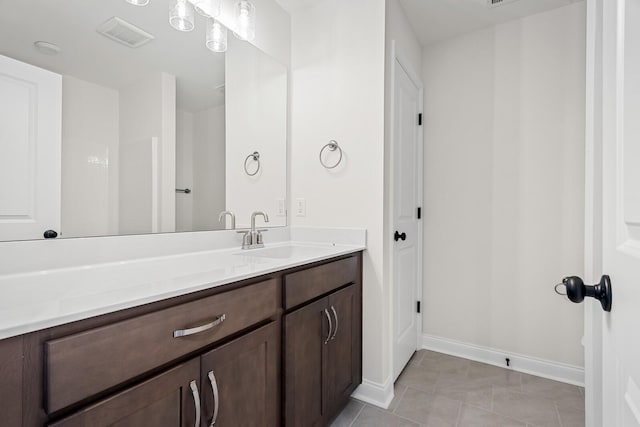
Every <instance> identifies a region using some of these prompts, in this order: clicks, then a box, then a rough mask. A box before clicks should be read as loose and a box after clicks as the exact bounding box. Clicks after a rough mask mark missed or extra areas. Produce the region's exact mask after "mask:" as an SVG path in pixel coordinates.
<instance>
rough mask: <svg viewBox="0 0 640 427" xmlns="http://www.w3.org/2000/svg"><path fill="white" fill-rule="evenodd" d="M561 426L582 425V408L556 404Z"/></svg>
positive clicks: (578, 426)
mask: <svg viewBox="0 0 640 427" xmlns="http://www.w3.org/2000/svg"><path fill="white" fill-rule="evenodd" d="M558 412H559V413H560V422H561V423H562V427H584V409H580V408H572V407H569V406H558Z"/></svg>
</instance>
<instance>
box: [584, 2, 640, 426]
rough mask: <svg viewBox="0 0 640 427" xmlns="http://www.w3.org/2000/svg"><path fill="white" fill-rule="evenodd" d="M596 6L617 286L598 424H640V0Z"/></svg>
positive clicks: (606, 268)
mask: <svg viewBox="0 0 640 427" xmlns="http://www.w3.org/2000/svg"><path fill="white" fill-rule="evenodd" d="M589 6H590V8H591V9H590V10H591V11H593V12H594V15H593V16H594V17H595V20H594V22H595V23H596V24H594V28H595V29H596V30H597V29H599V30H600V31H601V32H598V31H595V32H594V34H596V35H595V36H594V39H598V40H599V42H596V43H595V44H596V46H594V49H593V50H594V54H595V56H596V58H598V59H597V60H596V61H594V63H597V64H600V65H601V67H602V68H601V74H599V75H601V78H596V79H594V87H595V90H594V92H595V93H596V94H597V93H600V91H601V93H602V100H601V102H596V103H595V106H596V110H597V112H601V121H602V134H601V146H602V163H601V167H602V179H600V177H599V174H598V172H597V170H598V163H594V165H595V166H594V170H595V173H593V174H592V175H591V176H592V177H593V185H594V188H595V190H596V191H595V193H596V194H597V193H598V192H600V191H601V197H602V211H601V212H602V245H601V250H602V272H603V273H604V274H608V275H609V276H611V282H612V289H613V306H612V310H611V312H610V313H604V312H600V314H599V315H595V316H594V322H598V323H599V322H601V325H602V329H601V330H602V338H601V342H598V341H599V340H600V338H599V337H595V338H594V341H595V342H594V344H593V345H594V346H599V345H601V349H602V363H601V365H602V366H601V367H602V370H601V372H602V378H601V381H602V389H601V390H592V392H593V393H594V395H595V396H596V397H597V398H598V399H601V402H602V416H603V418H602V420H593V421H592V425H594V426H596V425H604V426H612V427H613V426H615V427H628V426H640V25H638V23H639V22H640V0H589ZM600 53H601V56H599V54H600ZM596 74H598V73H597V72H596ZM597 112H596V113H597ZM595 134H596V139H597V138H598V133H597V132H596V133H595ZM594 146H595V147H598V143H597V142H596V143H595V144H594ZM595 152H596V153H597V152H598V150H597V149H596V150H595ZM596 156H597V154H596ZM596 158H597V157H596ZM588 176H589V175H588ZM594 211H595V212H594V217H595V218H597V217H598V211H599V209H597V208H596V209H594ZM596 241H597V239H596ZM599 246H600V245H599V244H596V245H595V247H596V249H598V247H599ZM587 316H589V314H588V315H587ZM589 368H591V367H590V366H589V365H587V369H589ZM596 369H597V366H596ZM587 386H589V383H587Z"/></svg>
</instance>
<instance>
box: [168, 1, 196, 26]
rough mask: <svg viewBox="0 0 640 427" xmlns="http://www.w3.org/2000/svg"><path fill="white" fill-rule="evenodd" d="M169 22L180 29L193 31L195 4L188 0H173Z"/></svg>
mask: <svg viewBox="0 0 640 427" xmlns="http://www.w3.org/2000/svg"><path fill="white" fill-rule="evenodd" d="M170 4H171V8H170V9H169V24H170V25H171V26H172V27H173V28H175V29H176V30H178V31H191V30H193V28H194V27H195V21H194V15H195V12H194V10H193V5H192V4H191V3H190V2H189V1H188V0H171V3H170Z"/></svg>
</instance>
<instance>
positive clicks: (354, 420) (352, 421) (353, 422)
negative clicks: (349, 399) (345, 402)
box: [349, 403, 366, 427]
mask: <svg viewBox="0 0 640 427" xmlns="http://www.w3.org/2000/svg"><path fill="white" fill-rule="evenodd" d="M365 405H366V404H365V403H363V404H362V407H361V408H360V410H359V411H358V413H357V414H356V416H355V417H353V420H351V423H350V424H349V427H353V425H354V424H355V422H356V420H357V419H358V417H359V416H360V414H361V413H362V411H363V410H364V407H365Z"/></svg>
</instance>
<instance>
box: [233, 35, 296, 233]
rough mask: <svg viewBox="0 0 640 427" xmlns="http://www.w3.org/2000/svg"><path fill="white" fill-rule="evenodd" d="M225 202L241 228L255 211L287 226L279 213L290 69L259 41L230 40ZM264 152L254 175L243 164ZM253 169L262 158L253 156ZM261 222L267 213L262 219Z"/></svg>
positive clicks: (282, 196) (283, 186)
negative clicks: (261, 47) (258, 45)
mask: <svg viewBox="0 0 640 427" xmlns="http://www.w3.org/2000/svg"><path fill="white" fill-rule="evenodd" d="M225 75H226V78H225V84H226V86H225V87H226V94H227V97H226V101H225V102H226V126H225V129H226V139H227V148H226V184H227V191H226V207H227V209H229V210H231V211H233V212H234V213H235V214H236V224H237V226H238V228H244V227H249V225H250V216H251V213H252V212H254V211H264V212H265V213H267V215H268V216H269V220H270V222H269V224H268V225H269V226H284V225H286V224H287V223H286V217H285V216H277V212H278V210H277V209H278V200H283V201H284V200H286V196H287V195H286V191H287V143H286V141H287V69H286V67H285V66H284V65H282V64H281V63H279V62H277V61H275V60H274V59H273V58H271V57H270V56H268V55H266V54H264V53H263V52H261V51H260V50H258V49H256V48H255V47H254V46H252V45H250V44H247V43H244V42H241V41H239V40H237V39H235V38H231V39H229V50H228V51H227V54H226V57H225ZM255 151H257V152H258V153H260V158H259V162H260V170H259V171H258V173H257V174H256V175H255V176H249V175H248V174H247V173H246V172H245V170H244V163H245V160H246V158H247V156H249V155H250V154H252V153H253V152H255ZM247 169H248V170H249V172H250V173H253V172H254V171H256V169H257V162H254V161H253V159H250V160H249V161H248V162H247ZM259 221H260V224H262V218H260V219H259Z"/></svg>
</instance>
